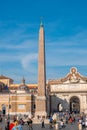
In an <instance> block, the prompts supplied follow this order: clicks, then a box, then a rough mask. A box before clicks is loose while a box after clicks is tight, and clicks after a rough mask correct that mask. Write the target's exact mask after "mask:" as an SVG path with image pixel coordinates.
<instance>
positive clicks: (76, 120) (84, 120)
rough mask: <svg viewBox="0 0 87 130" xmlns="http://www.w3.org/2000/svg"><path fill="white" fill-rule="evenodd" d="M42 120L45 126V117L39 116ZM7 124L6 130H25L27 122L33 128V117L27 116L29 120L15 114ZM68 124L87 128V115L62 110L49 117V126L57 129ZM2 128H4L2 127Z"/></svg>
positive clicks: (29, 128)
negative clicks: (24, 126)
mask: <svg viewBox="0 0 87 130" xmlns="http://www.w3.org/2000/svg"><path fill="white" fill-rule="evenodd" d="M38 120H40V122H41V128H45V118H44V117H42V118H39V119H38ZM2 121H3V118H2V116H1V115H0V122H2ZM5 121H6V126H5V130H23V127H22V126H23V125H25V124H27V126H28V130H33V125H32V124H33V119H32V118H30V117H27V120H26V121H25V120H23V119H22V118H19V119H18V117H17V116H13V118H12V119H10V120H9V117H7V118H6V119H5ZM67 124H70V125H74V124H75V125H77V127H78V130H85V129H87V115H86V114H84V113H82V114H75V113H69V112H60V113H54V114H53V115H51V116H50V117H49V128H50V129H52V128H54V129H55V130H59V129H60V128H65V127H66V125H67ZM0 130H2V128H1V127H0Z"/></svg>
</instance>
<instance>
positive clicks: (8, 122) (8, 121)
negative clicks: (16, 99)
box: [7, 91, 10, 130]
mask: <svg viewBox="0 0 87 130" xmlns="http://www.w3.org/2000/svg"><path fill="white" fill-rule="evenodd" d="M8 96H9V97H8V120H7V130H9V125H10V91H9V95H8Z"/></svg>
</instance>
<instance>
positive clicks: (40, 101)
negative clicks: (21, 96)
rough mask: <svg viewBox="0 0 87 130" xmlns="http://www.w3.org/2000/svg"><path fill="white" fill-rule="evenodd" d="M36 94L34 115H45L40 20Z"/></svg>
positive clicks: (42, 36) (43, 64) (44, 80)
mask: <svg viewBox="0 0 87 130" xmlns="http://www.w3.org/2000/svg"><path fill="white" fill-rule="evenodd" d="M38 51H39V52H38V96H37V98H36V116H38V115H39V116H45V117H46V115H47V113H46V68H45V65H46V64H45V35H44V26H43V23H42V22H41V24H40V30H39V50H38Z"/></svg>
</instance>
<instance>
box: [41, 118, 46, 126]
mask: <svg viewBox="0 0 87 130" xmlns="http://www.w3.org/2000/svg"><path fill="white" fill-rule="evenodd" d="M41 128H45V125H44V117H42V119H41Z"/></svg>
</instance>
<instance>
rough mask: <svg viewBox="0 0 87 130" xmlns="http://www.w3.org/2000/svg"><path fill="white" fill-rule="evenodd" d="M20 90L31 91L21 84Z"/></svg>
mask: <svg viewBox="0 0 87 130" xmlns="http://www.w3.org/2000/svg"><path fill="white" fill-rule="evenodd" d="M18 89H19V90H24V91H29V88H28V87H27V85H25V84H21V85H20V86H19V88H18Z"/></svg>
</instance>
